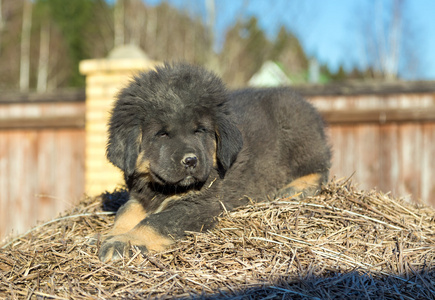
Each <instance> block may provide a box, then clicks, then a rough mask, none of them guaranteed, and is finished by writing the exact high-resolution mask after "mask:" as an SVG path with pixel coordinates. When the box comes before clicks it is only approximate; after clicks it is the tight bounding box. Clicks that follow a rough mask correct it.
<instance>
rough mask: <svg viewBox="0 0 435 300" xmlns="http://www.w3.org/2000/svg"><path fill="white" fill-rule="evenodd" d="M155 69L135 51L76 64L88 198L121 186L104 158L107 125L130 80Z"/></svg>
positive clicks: (120, 51) (121, 49)
mask: <svg viewBox="0 0 435 300" xmlns="http://www.w3.org/2000/svg"><path fill="white" fill-rule="evenodd" d="M156 65H157V63H156V62H155V61H151V60H149V59H148V58H147V57H146V55H145V54H144V53H143V52H142V50H140V49H139V48H137V47H134V46H131V45H127V46H122V47H119V48H115V49H114V50H113V51H112V52H111V53H110V54H109V56H108V57H107V58H105V59H90V60H84V61H82V62H80V73H81V74H83V75H85V76H86V161H85V170H86V171H85V192H86V193H87V194H88V195H90V196H95V195H98V194H100V193H102V192H104V191H106V190H108V191H111V190H113V189H114V188H116V187H119V186H122V185H123V183H124V179H123V177H122V173H121V172H120V170H119V169H118V168H116V167H115V166H113V165H112V164H111V163H110V162H109V161H108V160H107V158H106V143H107V122H108V119H109V116H110V110H111V109H112V107H113V103H114V100H115V97H116V95H117V93H118V91H119V90H120V88H122V87H124V86H125V85H126V84H127V83H128V82H129V80H130V79H131V78H132V76H133V75H134V74H135V73H137V72H139V71H144V70H150V69H152V68H154V67H155V66H156Z"/></svg>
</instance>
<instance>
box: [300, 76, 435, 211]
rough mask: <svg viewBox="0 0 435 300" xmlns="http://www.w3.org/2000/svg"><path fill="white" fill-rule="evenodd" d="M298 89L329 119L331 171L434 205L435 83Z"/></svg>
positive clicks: (398, 195) (385, 190)
mask: <svg viewBox="0 0 435 300" xmlns="http://www.w3.org/2000/svg"><path fill="white" fill-rule="evenodd" d="M298 90H299V92H300V93H302V94H304V95H305V97H306V98H308V99H309V100H310V101H311V102H312V103H313V104H314V105H315V106H316V107H317V108H318V109H319V110H320V111H321V113H322V114H323V116H324V118H325V119H326V120H327V122H328V123H329V129H328V133H329V136H330V140H331V144H332V146H333V165H332V170H331V175H336V176H337V177H350V176H352V181H353V182H355V183H358V184H359V186H360V187H361V188H362V189H372V188H376V189H378V190H380V191H383V192H390V191H391V193H392V194H393V196H395V197H403V198H405V199H407V200H410V201H415V202H422V203H426V204H429V205H432V206H435V180H434V177H435V159H434V158H435V82H403V83H389V84H388V83H383V84H374V83H370V84H356V85H337V86H318V87H313V86H310V87H299V88H298Z"/></svg>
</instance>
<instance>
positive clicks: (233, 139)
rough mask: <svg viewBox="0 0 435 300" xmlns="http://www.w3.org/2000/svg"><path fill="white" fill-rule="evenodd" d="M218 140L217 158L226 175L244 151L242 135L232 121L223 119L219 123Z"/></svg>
mask: <svg viewBox="0 0 435 300" xmlns="http://www.w3.org/2000/svg"><path fill="white" fill-rule="evenodd" d="M216 138H217V145H216V147H217V149H216V156H217V159H218V162H219V164H220V166H221V167H222V169H223V170H222V171H223V173H225V171H227V170H228V169H229V168H230V167H231V165H232V164H233V162H234V161H235V160H236V158H237V154H239V152H240V150H241V149H242V146H243V139H242V134H241V132H240V131H239V129H238V128H237V126H236V124H234V122H233V121H232V120H231V119H229V118H227V117H223V118H221V119H220V120H219V121H218V124H217V130H216Z"/></svg>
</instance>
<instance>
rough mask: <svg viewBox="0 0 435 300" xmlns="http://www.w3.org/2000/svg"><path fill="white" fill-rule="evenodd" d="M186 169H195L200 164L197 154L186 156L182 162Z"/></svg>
mask: <svg viewBox="0 0 435 300" xmlns="http://www.w3.org/2000/svg"><path fill="white" fill-rule="evenodd" d="M181 163H182V164H183V165H184V166H185V167H186V168H195V167H196V164H197V163H198V158H197V157H196V155H195V154H186V155H185V156H184V158H183V160H182V161H181Z"/></svg>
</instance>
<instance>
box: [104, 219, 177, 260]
mask: <svg viewBox="0 0 435 300" xmlns="http://www.w3.org/2000/svg"><path fill="white" fill-rule="evenodd" d="M173 243H174V240H173V239H171V238H169V237H167V236H163V235H161V234H159V233H158V232H157V231H156V230H155V229H154V228H152V227H150V226H144V225H140V224H138V225H137V226H136V227H134V228H133V229H132V230H130V231H129V232H126V233H123V234H120V235H117V236H114V237H111V238H109V239H107V240H106V241H105V242H104V243H103V245H102V246H101V248H100V252H99V257H100V260H102V261H103V262H107V261H109V260H113V261H115V260H118V259H121V258H122V257H123V256H125V255H126V254H127V251H129V249H128V247H129V246H137V247H138V248H139V249H140V250H141V251H163V250H165V249H166V248H167V247H169V246H170V245H171V244H173Z"/></svg>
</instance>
